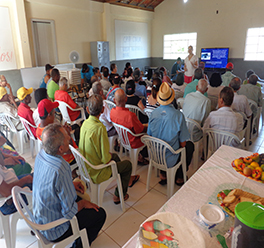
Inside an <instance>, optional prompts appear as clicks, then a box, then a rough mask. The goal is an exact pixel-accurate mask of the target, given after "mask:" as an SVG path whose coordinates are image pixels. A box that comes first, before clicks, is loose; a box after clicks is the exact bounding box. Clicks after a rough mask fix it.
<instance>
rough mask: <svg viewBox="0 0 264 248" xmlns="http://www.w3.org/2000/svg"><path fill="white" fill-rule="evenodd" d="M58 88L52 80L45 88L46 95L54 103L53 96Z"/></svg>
mask: <svg viewBox="0 0 264 248" xmlns="http://www.w3.org/2000/svg"><path fill="white" fill-rule="evenodd" d="M59 88H60V87H59V85H58V84H57V83H55V82H54V81H53V80H51V81H50V83H49V84H48V87H47V93H48V96H49V98H51V99H52V100H53V101H54V94H55V91H56V90H58V89H59Z"/></svg>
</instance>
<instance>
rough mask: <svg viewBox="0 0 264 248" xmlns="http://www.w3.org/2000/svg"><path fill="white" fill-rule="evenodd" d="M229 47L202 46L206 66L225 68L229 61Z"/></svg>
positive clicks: (202, 56)
mask: <svg viewBox="0 0 264 248" xmlns="http://www.w3.org/2000/svg"><path fill="white" fill-rule="evenodd" d="M228 53H229V48H202V49H201V61H202V62H204V63H205V68H219V69H222V68H225V67H226V64H227V62H228Z"/></svg>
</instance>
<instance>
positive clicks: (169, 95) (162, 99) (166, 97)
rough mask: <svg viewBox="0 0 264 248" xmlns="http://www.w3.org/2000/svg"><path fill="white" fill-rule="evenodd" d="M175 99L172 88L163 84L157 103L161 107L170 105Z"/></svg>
mask: <svg viewBox="0 0 264 248" xmlns="http://www.w3.org/2000/svg"><path fill="white" fill-rule="evenodd" d="M174 97H175V92H174V90H173V89H171V88H170V86H169V85H168V84H167V83H166V82H163V83H162V84H161V86H160V88H159V92H158V94H157V101H158V103H159V104H160V105H168V104H170V103H171V102H172V101H173V100H174Z"/></svg>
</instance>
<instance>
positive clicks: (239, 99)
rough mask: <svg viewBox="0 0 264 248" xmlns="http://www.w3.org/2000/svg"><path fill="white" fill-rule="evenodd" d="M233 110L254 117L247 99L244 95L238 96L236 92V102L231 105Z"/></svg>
mask: <svg viewBox="0 0 264 248" xmlns="http://www.w3.org/2000/svg"><path fill="white" fill-rule="evenodd" d="M231 108H232V109H233V110H234V111H238V112H242V113H244V114H245V115H246V116H247V117H248V116H250V115H252V111H251V109H250V107H249V103H248V99H247V97H246V96H244V95H238V94H237V93H236V92H235V94H234V100H233V104H232V105H231Z"/></svg>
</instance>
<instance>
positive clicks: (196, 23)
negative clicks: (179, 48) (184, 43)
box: [151, 0, 264, 58]
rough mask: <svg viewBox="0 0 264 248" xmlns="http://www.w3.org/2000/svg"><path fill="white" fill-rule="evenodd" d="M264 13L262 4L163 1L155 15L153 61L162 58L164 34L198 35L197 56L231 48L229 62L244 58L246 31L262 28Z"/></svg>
mask: <svg viewBox="0 0 264 248" xmlns="http://www.w3.org/2000/svg"><path fill="white" fill-rule="evenodd" d="M217 10H218V14H216V11H217ZM263 10H264V1H261V0H250V1H249V0H232V1H230V0H221V1H216V0H202V1H197V0H189V1H188V2H187V3H185V4H184V3H183V0H177V1H176V0H165V1H163V2H162V3H161V4H160V5H159V6H158V7H156V8H155V12H154V19H153V23H152V27H153V28H152V53H151V54H152V57H163V35H164V34H173V33H185V32H197V55H199V56H200V49H201V48H202V47H230V53H229V57H230V58H244V47H245V40H246V32H247V29H248V28H251V27H263V26H264V21H263Z"/></svg>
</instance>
